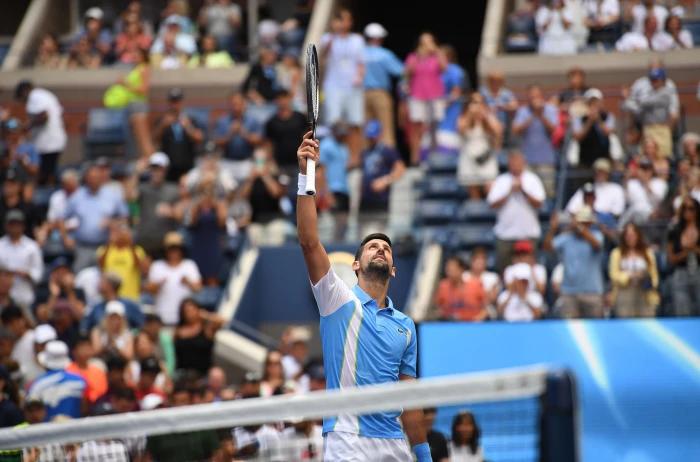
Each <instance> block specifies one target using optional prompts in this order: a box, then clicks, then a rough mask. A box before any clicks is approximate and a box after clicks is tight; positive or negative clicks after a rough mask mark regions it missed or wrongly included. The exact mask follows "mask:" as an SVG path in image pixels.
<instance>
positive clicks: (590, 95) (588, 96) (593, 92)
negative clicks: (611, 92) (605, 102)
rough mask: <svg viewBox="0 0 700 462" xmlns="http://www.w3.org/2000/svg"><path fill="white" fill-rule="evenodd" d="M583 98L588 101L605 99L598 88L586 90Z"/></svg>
mask: <svg viewBox="0 0 700 462" xmlns="http://www.w3.org/2000/svg"><path fill="white" fill-rule="evenodd" d="M583 98H584V99H585V100H586V101H589V100H592V99H594V98H595V99H599V100H602V99H603V92H602V91H600V90H598V89H597V88H589V89H588V90H586V92H585V93H584V94H583Z"/></svg>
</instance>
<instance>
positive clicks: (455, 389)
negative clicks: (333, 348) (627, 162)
mask: <svg viewBox="0 0 700 462" xmlns="http://www.w3.org/2000/svg"><path fill="white" fill-rule="evenodd" d="M426 408H436V409H437V417H436V419H435V422H434V427H433V428H435V429H436V430H437V431H440V432H442V433H443V434H444V435H445V436H446V437H448V438H449V437H451V435H452V433H453V430H452V427H453V422H455V420H457V421H459V420H460V419H461V418H462V416H463V415H464V413H465V412H470V413H471V414H472V415H473V416H474V423H476V425H477V426H478V427H479V428H480V440H479V443H478V446H479V447H480V448H481V449H480V450H481V452H482V453H483V456H484V460H487V461H489V462H501V461H503V462H506V461H508V462H515V461H518V462H520V461H522V462H529V461H547V460H567V461H576V460H578V457H577V449H576V447H577V443H576V433H577V432H576V397H575V390H574V386H573V379H572V377H571V376H570V375H569V374H568V373H566V372H557V371H552V370H550V369H548V368H546V367H543V366H534V367H528V368H517V369H506V370H496V371H488V372H480V373H472V374H464V375H454V376H445V377H436V378H428V379H421V380H416V381H405V382H400V383H390V384H382V385H375V386H368V387H358V388H353V389H345V390H342V391H339V390H335V391H319V392H311V393H306V394H298V395H279V396H272V397H269V398H253V399H240V400H232V401H226V402H215V403H207V404H198V405H193V406H181V407H171V408H163V409H156V410H151V411H142V412H137V413H125V414H118V415H110V416H100V417H88V418H84V419H76V420H72V421H66V422H60V423H46V424H37V425H32V426H28V427H24V428H15V429H10V430H4V431H0V450H2V452H0V460H3V461H8V460H22V461H27V460H32V461H39V460H45V461H48V460H76V461H98V460H110V461H121V460H124V461H129V460H132V461H133V460H136V461H140V460H151V461H169V462H170V461H183V462H194V461H197V460H208V461H211V460H214V461H219V460H220V461H224V460H225V461H231V460H256V461H296V460H305V461H315V460H318V461H320V460H322V453H323V442H322V437H321V435H320V427H319V426H318V421H319V419H321V418H323V417H327V416H334V415H338V414H345V413H351V414H368V413H374V412H382V411H390V410H395V409H404V410H408V409H426ZM456 416H457V418H456ZM461 430H462V427H460V428H459V429H458V431H461ZM467 433H468V432H467ZM460 435H463V433H460ZM460 439H461V437H459V436H458V437H457V439H456V440H455V444H452V445H451V449H452V450H453V451H460V450H464V447H462V446H460V445H459V444H456V442H457V441H458V440H460ZM441 444H443V445H445V446H446V444H445V443H441ZM452 446H454V447H452ZM434 460H437V459H434Z"/></svg>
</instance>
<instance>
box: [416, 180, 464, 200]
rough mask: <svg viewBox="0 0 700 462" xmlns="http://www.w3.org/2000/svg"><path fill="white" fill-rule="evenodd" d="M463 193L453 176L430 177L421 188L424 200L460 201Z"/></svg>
mask: <svg viewBox="0 0 700 462" xmlns="http://www.w3.org/2000/svg"><path fill="white" fill-rule="evenodd" d="M464 192H465V190H464V188H463V187H462V186H461V185H460V184H459V183H458V182H457V178H455V176H454V175H440V176H431V177H428V178H427V179H426V180H425V181H423V184H422V186H421V193H422V197H423V198H425V199H437V198H447V199H461V198H463V197H464Z"/></svg>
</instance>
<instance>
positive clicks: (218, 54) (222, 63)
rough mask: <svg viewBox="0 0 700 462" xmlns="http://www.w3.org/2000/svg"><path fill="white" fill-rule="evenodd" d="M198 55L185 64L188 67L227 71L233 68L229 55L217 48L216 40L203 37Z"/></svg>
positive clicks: (209, 36)
mask: <svg viewBox="0 0 700 462" xmlns="http://www.w3.org/2000/svg"><path fill="white" fill-rule="evenodd" d="M200 43H201V44H200V53H199V54H196V55H194V56H192V58H190V61H189V62H188V63H187V65H188V66H189V67H193V68H197V67H203V68H207V69H228V68H230V67H232V66H233V60H232V59H231V55H229V54H228V52H227V51H225V50H221V49H220V48H219V47H218V46H217V42H216V39H215V38H214V37H212V36H211V35H205V36H204V37H202V40H201V42H200Z"/></svg>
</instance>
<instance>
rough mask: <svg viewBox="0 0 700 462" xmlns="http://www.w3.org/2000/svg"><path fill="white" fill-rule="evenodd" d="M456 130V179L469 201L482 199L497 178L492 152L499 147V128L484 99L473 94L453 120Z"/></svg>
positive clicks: (495, 157)
mask: <svg viewBox="0 0 700 462" xmlns="http://www.w3.org/2000/svg"><path fill="white" fill-rule="evenodd" d="M457 131H458V132H459V134H460V136H461V138H462V147H461V150H460V154H459V164H458V166H457V179H458V180H459V182H460V184H461V185H463V186H465V187H466V188H467V190H468V192H469V198H470V199H472V200H479V199H483V198H484V197H486V194H487V193H488V189H489V187H490V186H491V182H492V181H493V180H494V179H495V178H496V177H497V176H498V158H497V156H496V150H497V149H499V148H500V147H501V140H502V137H503V126H502V125H501V123H500V122H499V121H498V119H497V118H496V116H495V115H494V114H493V113H492V112H491V111H490V110H489V108H488V106H487V105H486V103H485V102H484V97H483V96H481V94H480V93H476V92H475V93H472V94H471V96H470V98H469V102H468V103H467V104H466V105H465V106H464V109H463V111H462V115H461V116H460V117H459V119H458V120H457Z"/></svg>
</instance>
